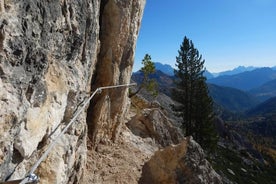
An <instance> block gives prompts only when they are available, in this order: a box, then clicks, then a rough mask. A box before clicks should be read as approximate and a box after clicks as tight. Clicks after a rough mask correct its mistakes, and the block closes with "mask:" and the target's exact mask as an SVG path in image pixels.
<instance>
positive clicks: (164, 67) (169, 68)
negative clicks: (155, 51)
mask: <svg viewBox="0 0 276 184" xmlns="http://www.w3.org/2000/svg"><path fill="white" fill-rule="evenodd" d="M154 65H155V69H156V70H160V71H161V72H163V73H165V74H167V75H169V76H173V75H174V69H173V67H172V66H171V65H169V64H162V63H159V62H155V63H154Z"/></svg>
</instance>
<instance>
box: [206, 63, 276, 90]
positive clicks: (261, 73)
mask: <svg viewBox="0 0 276 184" xmlns="http://www.w3.org/2000/svg"><path fill="white" fill-rule="evenodd" d="M274 79H276V70H273V69H271V68H269V67H264V68H258V69H255V70H252V71H246V72H242V73H239V74H236V75H223V76H219V77H216V78H213V79H209V80H208V81H207V82H209V83H212V84H216V85H219V86H226V87H232V88H237V89H240V90H244V91H248V90H251V89H254V88H257V87H259V86H261V85H263V84H265V83H266V82H269V81H271V80H274Z"/></svg>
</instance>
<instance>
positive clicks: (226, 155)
mask: <svg viewBox="0 0 276 184" xmlns="http://www.w3.org/2000/svg"><path fill="white" fill-rule="evenodd" d="M251 159H252V158H250V156H249V155H246V152H242V151H241V152H234V151H233V150H230V149H227V148H222V147H219V148H218V149H217V154H216V156H215V157H214V158H212V159H209V160H210V161H211V163H212V166H213V168H214V169H215V170H216V171H217V172H218V173H219V174H220V175H224V176H226V177H227V178H228V179H229V180H231V181H235V182H237V183H244V184H257V183H266V184H270V183H271V184H272V183H274V182H275V181H276V165H275V163H274V164H271V165H268V164H264V163H260V162H258V161H254V160H251ZM246 160H247V161H248V160H249V161H248V162H250V164H248V163H247V161H246ZM231 171H233V173H234V174H233V173H232V172H231Z"/></svg>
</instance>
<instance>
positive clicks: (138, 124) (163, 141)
mask: <svg viewBox="0 0 276 184" xmlns="http://www.w3.org/2000/svg"><path fill="white" fill-rule="evenodd" d="M126 125H127V127H128V128H129V129H130V130H131V131H132V133H133V134H135V135H137V136H139V137H142V138H151V139H153V140H155V141H156V142H157V144H159V145H160V146H161V147H165V146H169V145H171V144H178V143H179V142H180V141H181V140H182V139H183V135H182V134H181V130H179V129H178V128H177V127H176V126H173V124H172V122H171V121H170V120H169V119H168V118H167V117H166V116H165V115H164V113H163V112H162V111H161V110H160V109H159V108H150V109H144V110H143V111H142V112H141V113H139V114H137V115H136V116H134V117H133V118H132V119H131V120H130V121H129V122H128V123H127V124H126Z"/></svg>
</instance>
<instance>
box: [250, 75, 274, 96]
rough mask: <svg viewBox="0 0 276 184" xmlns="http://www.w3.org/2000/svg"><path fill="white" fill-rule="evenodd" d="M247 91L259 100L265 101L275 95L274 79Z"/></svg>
mask: <svg viewBox="0 0 276 184" xmlns="http://www.w3.org/2000/svg"><path fill="white" fill-rule="evenodd" d="M249 93H250V94H252V95H254V96H255V97H256V98H258V99H259V100H261V101H265V100H267V99H269V98H272V97H274V96H276V79H274V80H271V81H268V82H267V83H265V84H263V85H262V86H259V87H257V88H254V89H252V90H250V91H249Z"/></svg>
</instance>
